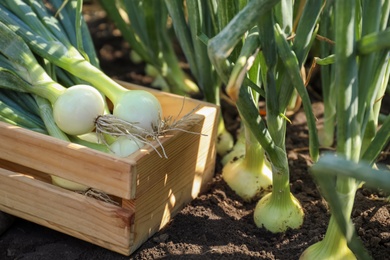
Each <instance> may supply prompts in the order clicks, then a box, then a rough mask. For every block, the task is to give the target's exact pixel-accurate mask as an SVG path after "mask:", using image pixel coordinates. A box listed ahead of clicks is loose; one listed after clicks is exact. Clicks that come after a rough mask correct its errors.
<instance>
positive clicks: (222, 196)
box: [0, 20, 390, 260]
mask: <svg viewBox="0 0 390 260" xmlns="http://www.w3.org/2000/svg"><path fill="white" fill-rule="evenodd" d="M98 22H99V23H94V24H91V30H92V32H93V35H94V40H95V42H96V47H97V50H98V51H99V55H100V58H101V65H102V68H103V70H104V71H106V73H107V74H109V75H110V76H112V77H114V78H119V79H122V80H126V81H131V82H135V83H138V84H142V85H148V84H150V82H151V79H150V78H148V77H144V75H143V74H144V72H143V65H142V64H140V65H134V64H132V63H131V62H130V61H129V58H128V54H129V53H128V51H129V48H128V46H127V44H125V43H123V41H122V39H121V37H120V36H119V35H118V34H117V36H113V35H112V34H111V33H109V32H112V30H111V28H112V26H111V25H109V24H107V23H105V22H104V23H102V22H101V21H100V20H99V21H98ZM224 108H227V109H226V111H228V113H227V115H229V116H227V117H226V120H227V122H228V126H230V130H232V131H233V130H234V129H235V128H236V126H237V120H236V115H237V114H236V111H235V110H234V108H232V107H229V106H226V107H224ZM314 108H315V110H316V114H317V116H318V117H319V118H320V117H321V111H322V106H321V103H315V105H314ZM291 119H292V122H293V124H291V125H289V126H288V129H287V148H288V151H289V153H288V156H289V163H290V171H291V173H290V174H291V191H292V193H293V194H294V195H295V196H296V197H297V198H298V200H299V201H300V202H301V204H302V206H303V208H304V212H305V220H304V223H303V226H302V227H301V228H300V229H298V230H288V231H287V232H285V233H283V234H272V233H270V232H268V231H266V230H264V229H261V228H257V227H256V226H255V224H254V222H253V219H252V218H253V209H254V207H255V203H244V202H243V201H242V200H241V199H240V198H239V197H237V196H236V195H235V194H234V193H233V192H232V191H231V190H230V189H229V188H228V187H227V185H226V183H225V182H224V181H223V180H222V178H221V165H220V163H219V161H218V163H217V168H216V172H215V177H214V179H213V182H212V183H211V188H210V190H209V191H208V192H206V193H204V194H202V195H200V196H199V197H198V198H196V199H195V200H194V201H192V202H191V203H190V204H189V205H187V206H186V207H184V208H183V210H182V211H181V212H180V213H178V214H177V215H176V216H175V217H174V218H173V220H172V221H171V222H170V223H169V224H168V225H167V226H166V227H165V228H164V229H163V230H161V231H160V232H158V233H157V234H155V235H154V236H153V237H152V238H150V239H149V240H148V241H147V242H146V243H145V244H144V245H142V246H141V248H139V249H138V250H137V251H136V252H135V253H134V254H133V255H132V256H131V257H130V259H298V258H299V256H300V254H301V253H302V252H303V250H305V249H306V248H307V247H308V246H309V245H311V244H313V243H315V242H318V241H319V240H321V239H322V238H323V236H324V233H325V231H326V227H327V224H328V220H329V211H328V208H327V205H326V202H325V201H324V200H323V199H322V198H321V195H320V193H319V191H318V189H317V188H316V185H315V184H314V183H313V180H312V178H311V176H310V174H309V173H308V163H309V162H310V160H309V159H308V158H309V156H308V154H307V146H308V141H307V129H306V127H305V117H304V114H303V113H302V112H298V113H297V114H295V115H294V116H293V117H292V118H291ZM387 163H388V162H387ZM383 198H384V196H383V194H381V193H380V192H378V191H372V190H368V189H361V190H359V191H358V192H357V195H356V201H355V205H354V210H353V213H352V217H353V221H354V223H355V226H356V230H357V231H358V234H359V235H360V237H361V239H362V241H363V242H364V245H365V246H366V248H367V249H368V250H369V252H370V254H371V255H372V257H373V258H374V259H389V258H390V229H389V228H390V213H389V211H390V204H389V203H388V202H386V201H385V200H384V199H383ZM275 218H277V216H275ZM0 259H39V260H45V259H47V260H52V259H80V260H82V259H107V260H109V259H129V257H125V256H121V255H119V254H117V253H114V252H110V251H108V250H105V249H103V248H99V247H97V246H95V245H92V244H89V243H87V242H84V241H81V240H78V239H75V238H72V237H70V236H67V235H64V234H61V233H58V232H56V231H53V230H50V229H47V228H45V227H41V226H39V225H36V224H33V223H30V222H28V221H25V220H22V219H17V220H16V222H15V223H14V224H13V225H12V226H11V227H10V229H9V230H8V231H7V232H6V233H4V234H3V235H2V236H0Z"/></svg>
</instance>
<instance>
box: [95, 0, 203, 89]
mask: <svg viewBox="0 0 390 260" xmlns="http://www.w3.org/2000/svg"><path fill="white" fill-rule="evenodd" d="M99 2H100V4H101V6H102V7H103V8H104V10H105V11H106V13H107V15H108V17H109V18H110V19H111V20H112V21H113V22H114V23H115V25H116V27H117V28H118V29H119V31H121V33H122V36H123V38H124V39H125V40H126V41H127V42H128V43H129V45H130V47H131V48H132V50H133V51H135V52H136V53H137V54H138V55H139V57H140V58H141V59H142V60H143V61H145V62H146V63H147V64H148V66H147V67H148V68H149V69H148V71H153V74H155V73H156V72H157V75H155V76H156V80H158V79H159V78H160V77H162V79H163V80H164V81H165V82H166V85H167V86H168V91H169V92H171V93H175V94H179V95H194V94H197V93H198V92H199V88H198V86H197V85H196V84H195V83H194V82H193V81H192V80H191V79H190V77H189V76H188V75H186V73H185V72H184V70H183V69H182V68H181V65H180V62H179V58H178V55H177V54H176V53H175V49H174V46H173V43H172V39H171V36H170V32H169V28H168V26H169V25H168V12H167V8H166V6H165V4H164V1H154V0H136V1H123V0H115V1H111V0H100V1H99ZM150 66H151V67H152V68H153V69H151V68H150ZM163 85H165V84H163Z"/></svg>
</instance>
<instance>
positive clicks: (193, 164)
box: [130, 107, 219, 252]
mask: <svg viewBox="0 0 390 260" xmlns="http://www.w3.org/2000/svg"><path fill="white" fill-rule="evenodd" d="M197 113H199V114H200V115H203V116H204V118H203V120H202V122H199V123H196V124H194V125H192V126H190V128H189V129H188V131H190V132H195V133H202V134H205V135H200V134H192V133H186V132H175V134H174V136H173V137H172V138H170V139H168V140H165V142H164V148H165V150H166V152H167V154H168V159H160V163H158V164H156V163H150V162H151V161H156V160H158V159H159V158H156V155H155V154H151V155H150V156H148V157H143V158H140V159H139V161H138V165H137V188H136V191H137V192H136V198H137V200H136V202H137V205H136V214H135V222H134V229H135V231H134V233H135V238H134V244H133V245H132V247H131V250H130V252H134V251H135V250H136V249H137V248H138V247H139V246H140V245H142V243H144V242H145V241H146V240H147V239H148V238H149V237H150V236H152V235H153V234H154V233H155V232H157V231H158V230H160V229H161V228H163V227H164V226H165V225H166V224H167V223H168V221H169V220H170V219H171V218H172V217H173V216H174V215H176V213H177V212H178V211H179V210H180V209H181V208H183V207H184V206H185V205H186V204H187V203H189V202H190V201H191V200H193V199H194V198H195V197H196V196H198V194H199V193H200V192H201V191H204V190H205V189H206V187H207V185H208V183H209V182H210V181H211V179H212V176H213V174H214V167H215V156H216V151H215V140H216V134H217V133H216V131H217V129H216V127H214V126H215V125H216V120H217V118H218V113H219V110H218V109H216V108H210V107H204V108H201V109H200V110H199V111H198V112H197ZM175 138H177V140H176V139H175ZM182 140H185V142H183V141H182Z"/></svg>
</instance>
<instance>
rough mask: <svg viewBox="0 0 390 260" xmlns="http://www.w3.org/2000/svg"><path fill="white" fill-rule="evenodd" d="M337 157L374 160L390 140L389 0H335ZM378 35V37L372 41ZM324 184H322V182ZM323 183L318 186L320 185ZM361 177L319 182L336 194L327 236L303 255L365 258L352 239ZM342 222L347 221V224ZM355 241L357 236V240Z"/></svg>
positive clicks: (355, 162) (364, 161)
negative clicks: (387, 97)
mask: <svg viewBox="0 0 390 260" xmlns="http://www.w3.org/2000/svg"><path fill="white" fill-rule="evenodd" d="M333 4H334V10H335V13H334V21H335V42H336V44H335V53H334V54H335V62H334V80H335V86H337V90H335V91H337V99H336V108H337V112H336V142H337V146H336V156H337V157H339V158H341V160H347V161H349V162H351V163H354V164H359V163H367V162H368V163H369V164H370V165H373V164H374V163H375V159H376V158H377V156H378V155H379V153H380V151H381V149H383V148H384V143H387V142H388V140H389V134H388V133H389V131H390V128H389V122H388V121H389V116H387V121H386V120H385V122H384V124H383V125H382V127H381V129H380V130H379V131H378V130H377V129H378V117H379V108H380V106H381V98H382V97H383V95H384V92H385V89H386V87H387V85H388V81H389V73H390V68H389V67H390V65H389V64H390V63H389V58H390V53H389V45H390V43H384V42H385V40H384V39H386V37H389V29H388V18H389V11H390V1H377V2H375V3H374V2H372V1H354V0H350V1H335V2H334V3H333ZM374 39H375V40H374ZM321 183H322V184H323V185H324V183H323V182H321ZM321 183H320V185H321ZM360 185H361V181H359V180H356V179H355V178H352V176H349V175H344V174H340V175H337V179H336V181H335V182H331V183H330V184H328V185H327V186H324V187H321V186H320V187H321V190H322V189H325V187H326V191H325V192H324V193H325V194H326V195H327V196H326V198H329V194H332V196H333V197H336V198H337V200H338V201H339V203H338V204H337V207H331V213H332V214H331V218H330V221H329V224H328V228H327V231H326V234H325V237H324V239H323V240H322V241H320V242H318V243H316V244H314V245H311V246H310V247H309V248H307V249H306V250H305V251H304V252H303V254H302V255H301V259H332V258H333V259H334V258H341V259H357V258H358V257H362V259H363V258H365V259H367V256H366V255H367V254H364V257H363V256H361V254H360V253H359V252H360V251H358V250H357V248H356V246H354V245H353V243H351V241H353V240H351V238H352V236H351V232H352V229H353V228H351V225H348V226H347V225H346V223H350V218H351V212H352V209H353V202H354V198H355V194H356V190H357V189H358V188H359V187H360ZM343 223H344V224H343ZM354 241H356V240H354Z"/></svg>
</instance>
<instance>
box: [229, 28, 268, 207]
mask: <svg viewBox="0 0 390 260" xmlns="http://www.w3.org/2000/svg"><path fill="white" fill-rule="evenodd" d="M259 47H260V46H259V33H258V30H257V27H254V28H253V29H252V30H250V31H249V32H248V34H247V35H246V37H245V42H244V43H243V47H242V49H241V53H240V55H239V58H238V60H237V62H236V63H235V65H234V68H233V70H232V73H231V76H230V78H229V82H228V84H227V86H226V92H227V93H228V94H229V96H230V97H231V99H232V100H237V98H238V93H236V92H237V90H238V89H239V88H240V86H241V84H242V81H243V77H244V76H245V74H248V79H250V80H251V81H252V82H254V83H256V84H257V85H260V77H259V75H260V73H259V70H260V59H259V58H258V57H259V56H257V53H258V50H259ZM256 57H257V58H256ZM248 67H250V69H249V70H248ZM251 96H252V99H253V101H254V104H253V105H255V106H256V105H257V104H258V101H259V98H260V94H259V93H257V92H256V91H254V90H253V91H252V93H251ZM241 130H242V131H243V132H242V133H240V136H239V137H238V141H237V143H236V145H235V147H234V148H235V149H233V150H232V151H231V152H230V153H229V154H227V155H226V156H225V157H232V156H233V158H231V160H230V161H228V162H226V164H225V165H224V167H223V169H222V177H223V179H224V180H225V182H226V183H227V184H228V185H229V187H230V188H231V189H232V190H234V191H235V193H236V194H237V195H239V196H240V197H241V198H242V199H243V200H244V201H253V200H256V199H259V198H261V197H263V196H264V195H265V194H267V193H268V192H270V191H271V188H272V171H271V166H270V163H269V161H268V160H267V158H266V156H265V150H264V149H263V147H262V146H261V145H260V143H259V142H258V141H257V139H256V137H255V136H254V135H253V133H252V132H251V131H250V129H249V128H248V126H247V125H245V121H244V123H243V125H242V129H241ZM240 138H241V139H242V141H241V140H240ZM241 143H242V146H243V147H244V149H243V151H242V154H238V152H239V151H240V147H242V146H240V144H241ZM241 150H242V149H241Z"/></svg>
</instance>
